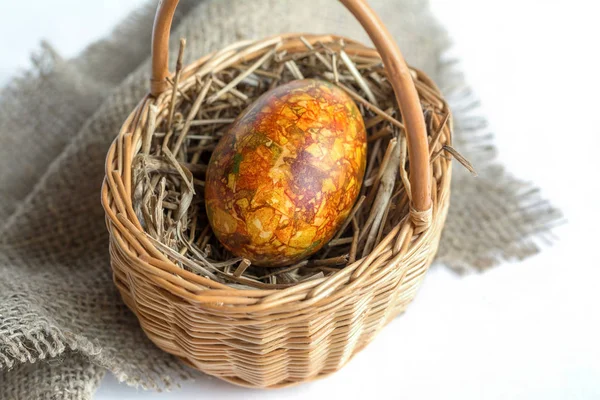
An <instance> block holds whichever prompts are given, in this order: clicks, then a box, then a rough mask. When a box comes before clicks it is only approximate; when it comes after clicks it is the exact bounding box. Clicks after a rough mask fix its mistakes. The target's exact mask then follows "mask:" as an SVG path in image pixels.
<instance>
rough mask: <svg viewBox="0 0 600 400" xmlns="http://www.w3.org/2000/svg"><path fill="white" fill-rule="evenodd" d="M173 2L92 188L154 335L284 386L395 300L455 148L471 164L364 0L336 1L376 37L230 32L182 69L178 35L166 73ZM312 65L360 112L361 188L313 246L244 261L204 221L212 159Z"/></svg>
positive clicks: (440, 104) (428, 233) (436, 98)
mask: <svg viewBox="0 0 600 400" xmlns="http://www.w3.org/2000/svg"><path fill="white" fill-rule="evenodd" d="M176 3H177V1H174V0H168V1H163V4H162V5H161V8H160V9H159V12H158V13H157V20H156V22H155V32H154V35H155V36H154V44H153V46H154V47H153V50H154V53H153V81H152V91H151V94H150V95H148V96H147V97H146V98H145V99H143V101H142V102H141V103H140V105H139V106H138V107H137V109H136V110H134V111H133V112H132V113H131V115H130V116H129V118H128V119H127V120H126V121H125V123H124V125H123V127H122V129H121V132H120V133H119V136H118V137H117V139H116V140H115V142H114V143H113V145H112V146H111V148H110V150H109V153H108V156H107V162H106V179H105V184H104V186H103V190H102V201H103V205H104V208H105V210H106V216H107V224H108V229H109V232H110V238H111V240H110V253H111V260H112V267H113V271H114V279H115V283H116V284H117V286H118V288H119V290H120V292H121V294H122V296H123V299H124V300H125V302H126V303H127V305H128V306H129V307H130V308H131V309H132V310H133V311H134V312H135V313H136V315H137V317H138V318H139V320H140V323H141V326H142V328H143V329H144V331H145V332H146V334H147V335H148V337H149V338H150V339H151V340H152V341H153V342H154V343H155V344H156V345H157V346H159V347H160V348H162V349H163V350H165V351H167V352H169V353H172V354H175V355H177V356H179V357H180V358H182V359H183V360H184V361H185V362H187V363H188V364H189V365H191V366H193V367H195V368H198V369H200V370H202V371H204V372H206V373H208V374H211V375H214V376H217V377H220V378H222V379H225V380H228V381H231V382H234V383H236V384H240V385H246V386H253V387H280V386H286V385H290V384H294V383H298V382H301V381H306V380H310V379H314V378H317V377H319V376H322V375H326V374H329V373H331V372H334V371H336V370H337V369H339V368H340V367H342V366H343V365H344V364H345V363H346V361H348V360H349V359H350V358H351V357H352V355H353V354H355V353H356V352H357V351H359V350H360V349H362V348H363V347H364V346H365V345H366V344H367V343H368V342H369V341H370V340H371V339H372V338H373V337H374V335H375V334H376V333H377V332H378V330H379V329H380V328H381V327H382V326H383V325H385V324H386V322H387V321H389V320H390V319H391V318H393V317H394V316H395V315H397V314H398V313H400V312H402V311H403V310H404V309H405V307H406V306H407V304H408V303H409V302H410V301H411V300H412V299H413V297H414V295H415V292H416V289H417V287H418V285H419V283H420V281H421V279H422V277H423V274H424V273H425V272H426V270H427V268H428V266H429V264H430V263H431V260H432V259H433V257H434V255H435V252H436V250H437V246H438V241H439V237H440V233H441V229H442V226H443V223H444V220H445V217H446V212H447V208H448V199H449V188H450V168H451V162H450V157H451V156H455V157H457V159H459V161H461V162H462V163H464V164H465V165H467V166H468V163H467V162H466V161H464V160H462V159H461V158H460V155H458V154H457V153H456V151H455V150H453V149H452V147H451V116H450V112H449V110H448V107H447V105H446V103H445V102H444V100H443V99H442V97H441V95H440V93H439V91H438V89H437V88H436V87H435V85H434V84H433V83H432V82H431V81H430V80H429V79H428V78H427V77H426V76H425V75H424V74H423V73H422V72H420V71H417V70H414V69H408V68H406V69H405V70H402V67H403V65H404V64H403V60H401V59H400V61H398V59H399V57H398V56H399V52H397V48H396V47H395V45H393V44H392V43H391V42H390V41H389V37H387V36H386V34H387V32H386V31H385V29H384V28H383V27H382V26H381V25H380V22H379V21H378V19H373V18H376V17H374V14H372V11H371V10H370V9H369V8H368V7H367V6H366V5H365V3H364V2H363V1H361V0H345V1H344V4H345V5H346V6H347V7H348V8H349V9H350V10H351V11H352V12H353V13H354V14H355V15H356V16H357V18H358V19H359V21H360V22H361V23H362V24H363V26H365V28H366V30H367V32H368V33H369V34H370V35H371V38H372V39H373V41H374V42H375V44H376V46H377V47H378V49H379V52H378V51H375V50H373V49H369V48H367V47H365V46H363V45H361V44H360V43H357V42H354V41H352V40H350V39H345V38H340V37H337V36H333V35H326V36H313V35H298V34H288V35H280V36H276V37H272V38H268V39H264V40H258V41H246V42H240V43H236V44H233V45H230V46H228V47H226V48H224V49H222V50H221V51H219V52H217V53H214V54H210V55H208V56H206V57H204V58H202V59H200V60H198V61H196V62H194V63H193V64H191V65H189V66H187V67H185V68H183V67H182V63H181V59H182V55H183V51H184V47H185V42H184V41H183V40H182V41H181V42H180V51H179V57H178V62H177V68H176V72H175V74H174V75H168V74H167V73H166V68H165V66H166V60H167V59H166V57H167V47H166V43H168V35H169V28H170V19H171V16H172V12H173V10H174V8H175V6H176ZM378 35H379V36H378ZM394 52H397V54H396V53H394ZM386 57H387V58H386ZM382 59H383V60H384V61H385V62H386V66H387V67H388V68H387V69H386V68H384V65H383V62H382ZM396 64H397V65H396ZM390 65H394V66H395V67H398V66H399V67H400V68H399V69H396V70H394V68H392V70H390V67H389V66H390ZM404 66H405V65H404ZM398 73H399V74H400V75H398ZM309 77H310V78H318V79H323V80H327V81H330V82H332V83H334V84H336V85H338V86H339V87H341V88H342V89H344V90H345V91H346V92H347V93H348V94H349V95H350V96H351V97H352V98H353V99H354V100H355V101H356V103H357V105H358V107H359V108H360V110H361V112H362V114H363V117H364V120H365V124H366V127H367V131H368V143H369V156H368V163H367V172H366V175H365V182H364V184H363V188H362V192H361V196H360V198H359V200H358V201H357V202H356V204H355V206H354V208H353V210H352V212H351V213H350V215H349V217H348V219H347V220H346V222H345V224H344V225H343V227H342V229H341V230H340V231H339V232H338V233H337V235H336V236H335V237H334V239H333V240H332V241H331V242H330V243H329V244H328V245H327V246H325V247H324V248H323V249H322V250H321V251H319V252H318V253H317V254H316V255H314V256H312V257H311V258H310V259H308V260H305V261H302V262H300V263H298V264H296V265H292V266H288V267H281V268H261V267H257V266H253V265H251V264H250V262H249V261H247V260H245V259H240V258H236V257H234V256H233V255H231V254H230V253H229V252H228V251H226V250H225V249H224V248H223V247H222V246H221V245H220V244H219V242H218V241H217V240H216V238H215V237H214V235H213V234H212V232H211V229H210V226H209V225H208V221H207V218H206V215H205V211H204V192H203V187H204V175H205V172H206V166H207V162H208V160H209V158H210V155H211V152H212V150H213V149H214V148H215V145H216V143H217V141H218V140H219V139H220V137H221V136H222V135H224V134H226V133H227V127H228V125H229V124H230V123H231V122H232V121H233V120H234V119H235V118H236V116H237V115H238V114H239V113H240V112H241V111H242V110H243V109H244V108H245V107H246V106H248V105H249V104H250V103H251V102H252V101H253V100H254V99H256V98H257V97H258V96H260V95H261V94H262V93H264V92H265V91H267V90H269V89H270V88H273V87H275V86H277V85H279V84H282V83H285V82H288V81H290V80H293V79H303V78H309ZM407 82H410V85H409V86H412V89H411V87H409V86H407ZM411 90H413V91H414V98H411V97H410V93H411ZM399 91H402V92H401V93H399ZM417 96H418V97H417ZM398 101H399V102H398ZM415 110H417V114H418V115H416V113H415ZM402 116H404V118H403V117H402ZM420 128H421V129H422V131H420ZM423 144H424V146H423ZM419 146H421V149H419Z"/></svg>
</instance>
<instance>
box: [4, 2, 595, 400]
mask: <svg viewBox="0 0 600 400" xmlns="http://www.w3.org/2000/svg"><path fill="white" fill-rule="evenodd" d="M431 1H432V3H433V8H434V10H435V11H436V13H438V15H439V17H440V18H441V19H442V20H443V21H444V22H445V23H446V24H447V26H448V28H449V30H450V32H451V34H452V35H453V37H454V38H455V39H456V42H457V52H458V54H459V55H460V56H461V57H462V58H463V60H464V68H465V69H466V71H467V73H468V75H469V78H470V80H471V82H472V84H473V86H474V87H475V88H476V89H477V91H478V93H479V94H480V96H481V98H482V100H483V103H484V105H485V109H486V111H487V114H488V116H489V118H490V120H491V123H492V129H493V131H494V132H496V133H497V144H498V146H499V148H500V155H501V159H502V160H503V161H504V162H505V163H506V165H507V166H508V167H509V168H510V169H511V170H512V171H514V172H515V173H517V174H518V175H519V176H521V177H523V178H525V179H531V180H534V181H535V182H536V183H537V184H539V185H540V186H541V187H542V189H543V193H544V195H545V196H547V197H549V198H551V199H552V200H553V201H554V203H555V204H556V205H558V206H559V207H561V208H562V210H563V211H564V212H565V214H566V218H567V219H568V221H569V222H568V224H567V225H565V226H563V227H561V228H560V229H558V230H557V234H558V236H559V237H560V241H559V242H558V243H557V244H556V245H555V246H554V247H553V248H550V249H548V250H546V251H544V252H543V253H542V254H540V255H538V256H536V257H533V258H531V259H528V260H526V261H525V262H522V263H515V264H510V265H505V266H502V267H500V268H497V269H494V270H491V271H489V272H486V273H484V274H481V275H474V276H469V277H466V278H462V279H459V278H457V277H456V276H454V275H453V274H451V273H449V272H447V271H446V270H444V269H442V268H433V269H432V270H431V271H430V273H429V275H428V277H427V279H426V281H425V284H424V286H423V288H422V290H421V291H420V293H419V296H418V297H417V299H416V301H415V302H414V303H413V304H412V305H411V307H409V309H408V312H407V313H406V314H405V315H404V316H402V317H400V318H398V319H396V320H395V321H393V322H392V323H391V324H390V325H389V326H388V327H387V328H386V329H384V330H383V332H382V333H381V334H380V335H379V336H378V338H377V339H376V340H375V341H374V342H373V343H372V344H371V345H370V346H369V347H368V348H367V349H366V350H364V351H363V352H362V353H360V354H359V355H358V356H356V357H355V359H354V360H353V361H351V362H350V363H349V364H348V365H347V366H346V367H345V368H344V369H342V370H341V371H340V372H338V373H336V374H335V375H333V376H332V377H329V378H326V379H324V380H321V381H318V382H315V383H311V384H305V385H301V386H298V387H295V388H290V389H285V390H279V391H256V390H246V389H241V388H237V387H233V386H231V385H228V384H225V383H222V382H220V381H218V380H216V379H210V378H207V377H203V376H200V377H199V379H198V381H197V382H192V383H185V384H184V385H183V388H181V389H178V390H175V391H173V392H171V393H160V394H156V393H148V392H142V391H137V390H135V389H132V388H129V387H127V386H124V385H121V384H119V383H117V382H116V380H115V379H114V378H113V377H111V376H108V377H106V378H105V380H104V381H103V382H102V385H101V387H100V389H99V391H98V393H97V396H96V398H97V399H98V400H108V399H141V398H156V399H173V400H175V399H250V398H261V399H282V398H288V399H299V398H309V397H310V398H312V399H329V398H336V397H337V398H348V399H351V398H366V397H367V396H369V397H370V396H373V395H375V397H376V398H382V399H400V398H403V399H441V398H444V399H483V398H485V399H544V400H549V399H597V398H600V344H599V338H600V313H599V312H598V310H597V308H598V306H599V305H600V291H599V290H598V289H597V282H598V281H599V280H600V257H599V256H598V254H597V251H598V247H599V246H598V244H597V241H598V239H600V234H599V227H600V213H599V208H598V207H599V200H598V196H597V195H598V188H597V185H598V174H597V173H596V172H595V171H596V170H597V169H598V168H599V167H600V163H599V162H598V161H596V159H597V158H598V157H597V156H596V155H597V153H598V149H599V148H600V139H599V134H600V128H599V127H600V112H598V110H597V107H598V99H597V94H598V93H599V89H600V84H599V82H600V79H598V74H599V73H600V62H599V59H598V56H597V51H598V45H597V43H596V40H597V38H598V37H600V24H598V22H597V17H598V15H599V11H600V6H599V5H598V3H597V2H595V1H591V0H570V1H562V0H554V1H553V0H504V1H491V0H431ZM140 3H143V0H128V1H123V0H110V1H107V0H104V1H102V2H98V1H96V2H81V1H77V0H54V1H53V2H47V1H45V0H30V1H28V2H15V1H11V2H9V1H7V0H2V1H1V2H0V15H3V16H8V17H9V18H4V21H3V24H2V25H0V49H1V51H0V82H2V81H3V80H5V79H6V77H7V76H8V75H9V74H12V73H13V72H14V71H15V70H16V68H18V67H22V66H25V65H26V59H27V54H28V53H29V51H31V50H33V49H35V48H36V43H37V42H38V41H39V40H40V39H41V38H49V39H50V42H51V43H52V44H54V45H55V46H57V47H58V49H59V50H60V51H61V52H62V54H63V55H65V56H71V55H73V54H75V53H76V52H77V51H78V50H79V49H81V48H82V46H83V45H84V44H85V43H87V42H89V41H90V40H91V39H94V38H97V37H100V36H102V35H103V34H105V33H106V32H107V31H108V29H109V27H110V26H112V25H113V24H114V23H115V22H116V21H118V20H119V19H120V18H121V17H122V16H123V15H125V14H126V12H127V11H128V10H129V9H131V8H133V7H135V6H136V5H137V4H140ZM50 4H51V5H50ZM63 9H71V10H73V11H71V12H69V13H66V14H63V13H62V11H61V10H63ZM399 23H401V21H399ZM25 26H27V31H28V34H27V35H25V32H23V33H21V30H20V28H21V27H25ZM15 32H19V35H15Z"/></svg>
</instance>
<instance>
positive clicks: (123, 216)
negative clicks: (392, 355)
mask: <svg viewBox="0 0 600 400" xmlns="http://www.w3.org/2000/svg"><path fill="white" fill-rule="evenodd" d="M301 37H302V38H304V39H306V40H308V41H309V42H311V43H315V42H317V41H320V42H324V43H331V44H333V43H334V42H338V41H339V40H343V41H344V43H345V44H346V46H348V47H345V50H346V49H347V50H346V51H347V52H348V53H352V54H364V55H369V56H371V57H375V56H376V57H378V58H380V57H379V55H378V53H377V50H375V49H372V48H370V47H368V46H365V45H363V44H361V43H360V42H358V41H355V40H352V39H349V38H346V37H343V36H338V35H312V34H304V33H286V34H283V35H274V36H271V37H269V38H265V39H260V40H253V41H240V42H236V43H234V44H231V45H229V46H227V47H225V48H223V49H221V50H219V51H215V52H212V53H210V54H207V55H205V56H204V57H202V58H200V59H198V60H196V61H194V62H192V63H191V64H189V65H187V66H185V67H184V68H183V70H182V76H181V79H182V82H185V81H186V80H189V79H191V78H192V77H193V76H194V75H196V74H197V73H198V71H199V70H201V69H202V68H203V67H206V66H207V65H211V63H215V60H217V61H219V60H220V57H223V56H224V55H227V54H228V53H230V52H232V51H236V49H239V48H242V49H243V51H242V52H241V56H240V57H238V58H237V61H241V60H244V61H248V60H251V59H254V58H256V57H258V56H259V55H260V54H262V53H264V52H265V51H266V50H265V49H267V48H268V46H269V45H270V44H272V43H274V42H277V41H281V42H282V44H283V46H287V47H284V48H286V49H287V50H288V51H289V52H293V51H295V49H296V48H300V47H301V46H304V45H303V44H302V42H301V41H300V38H301ZM304 50H306V48H304ZM296 51H297V50H296ZM230 64H233V63H230ZM411 71H412V72H413V74H414V76H413V77H414V78H415V79H418V80H421V81H423V82H424V84H425V86H426V87H428V88H429V90H430V91H431V92H432V93H433V94H435V95H436V96H438V100H439V101H441V102H442V107H443V108H444V109H447V105H446V104H445V102H444V101H443V99H441V95H440V94H439V89H438V88H437V87H436V86H435V84H433V82H432V81H431V80H430V79H429V78H428V77H427V76H426V75H425V74H424V73H423V72H421V71H419V70H417V69H415V68H412V67H411ZM167 96H168V93H162V94H161V95H159V96H158V97H157V98H156V99H154V98H152V97H151V96H150V95H147V96H146V97H145V98H144V99H143V100H142V101H141V102H140V103H139V105H138V106H137V107H136V109H135V110H134V111H133V112H131V113H130V115H129V116H128V118H127V119H126V121H125V122H124V124H123V127H122V129H121V131H120V133H119V135H118V137H117V138H116V139H115V140H114V141H113V143H112V145H111V146H110V149H109V151H108V154H107V159H106V171H105V172H106V177H105V179H104V182H103V186H102V204H103V206H104V209H105V211H106V215H107V225H108V227H109V230H110V232H111V237H113V238H114V239H115V240H116V243H118V247H119V248H120V251H121V252H125V253H129V254H128V256H129V257H133V258H134V259H136V260H137V262H138V263H140V264H142V265H143V268H145V269H142V270H138V271H137V273H142V274H150V275H152V276H153V278H154V279H153V280H154V281H155V282H156V283H157V284H158V285H159V286H161V287H162V288H164V289H166V290H168V291H169V292H170V293H172V294H173V295H176V296H179V297H183V298H186V299H188V300H190V301H192V302H196V303H203V306H204V307H209V308H212V309H215V310H220V311H222V312H228V311H229V312H234V313H239V312H248V313H261V312H265V311H267V310H272V309H274V308H277V310H278V312H280V313H283V314H285V313H293V314H294V313H297V312H298V311H299V310H301V309H304V308H306V307H310V306H318V305H323V304H325V303H331V302H334V301H336V300H339V299H342V298H343V297H344V295H345V294H347V293H348V292H350V291H352V290H355V289H356V288H357V287H360V286H365V285H370V284H377V279H374V278H381V277H384V276H385V275H386V272H387V271H389V270H391V269H394V268H397V267H398V265H399V264H401V263H402V262H403V261H405V260H406V259H407V258H410V257H412V256H414V255H415V252H417V251H418V250H419V242H422V241H428V240H432V238H431V236H432V235H434V234H435V232H434V231H435V230H434V229H430V228H429V227H427V226H426V227H424V228H423V229H422V232H420V233H419V234H418V237H417V239H415V240H414V241H412V242H411V241H410V238H408V239H406V238H405V240H407V241H409V242H410V243H408V245H406V243H404V244H402V247H405V248H406V251H405V252H403V253H402V254H399V253H396V254H394V256H393V257H391V258H386V259H384V260H383V261H380V262H379V264H378V263H377V262H373V261H376V260H377V258H378V257H380V256H381V251H382V249H384V248H385V247H386V246H388V245H389V243H390V242H391V241H392V240H393V239H395V238H397V236H398V234H399V233H401V232H404V234H405V236H406V237H408V236H407V235H406V230H407V229H406V226H409V225H414V223H415V221H414V220H413V219H412V218H411V217H409V216H407V217H406V218H405V219H404V220H403V221H404V222H403V223H401V224H399V225H398V226H396V227H395V228H393V229H392V231H391V232H390V233H388V234H387V235H386V236H385V237H384V238H383V239H382V241H381V242H380V243H378V244H377V246H376V247H375V248H374V249H373V250H372V252H371V254H369V256H366V257H362V258H360V259H357V260H356V261H355V262H354V263H353V264H351V265H348V266H346V267H344V268H342V269H340V270H339V271H338V272H335V273H332V274H331V275H328V276H325V277H324V278H318V279H314V280H309V281H306V282H302V283H297V284H295V285H293V286H290V287H286V288H267V289H260V288H256V289H252V290H246V289H239V288H235V287H230V286H228V285H226V284H221V283H219V282H215V281H213V280H210V279H209V278H205V277H201V276H199V275H196V274H195V273H193V272H189V271H185V270H183V269H181V268H180V267H178V266H176V265H175V264H174V263H172V262H170V261H168V260H166V258H165V257H161V252H160V250H159V249H158V248H157V247H156V246H155V245H154V244H152V243H150V242H149V241H148V239H147V238H145V237H144V235H145V233H144V231H143V229H141V225H140V223H139V221H138V220H137V217H136V216H135V214H134V213H133V212H132V209H131V196H130V194H131V193H130V190H131V189H129V192H128V191H127V185H125V181H127V175H128V174H129V175H130V174H131V171H129V172H128V171H126V170H122V171H120V170H119V166H118V165H117V164H118V161H117V160H116V159H115V157H117V158H119V155H120V154H122V153H127V150H132V149H133V148H132V140H133V139H134V136H135V132H136V131H137V130H138V128H137V124H141V123H142V121H143V120H144V113H145V112H146V111H145V110H146V109H147V107H148V106H149V104H151V103H152V104H163V103H165V101H166V100H165V99H166V97H167ZM441 129H442V130H444V132H445V134H446V135H447V136H448V138H449V137H450V136H451V122H449V123H447V124H445V125H444V126H443V127H442V128H441ZM131 158H132V155H131V154H123V158H122V160H126V161H125V164H126V165H127V160H128V161H129V164H128V165H131ZM122 160H119V161H122ZM115 166H116V167H117V168H116V169H115ZM115 171H117V172H115ZM119 173H120V174H122V175H123V177H124V178H123V179H121V178H117V175H118V174H119ZM450 173H451V163H450V162H448V163H446V164H445V169H444V171H443V176H442V178H441V182H442V185H443V186H444V187H443V188H438V189H441V192H442V193H444V194H445V196H442V198H437V199H435V200H436V201H435V202H434V205H433V210H432V219H431V220H430V221H429V222H430V223H431V224H443V221H444V219H445V211H446V210H445V206H444V203H447V201H448V199H447V196H448V194H449V185H450ZM120 179H121V181H119V180H120ZM129 179H130V177H129ZM128 194H129V196H128ZM115 195H116V196H121V197H120V198H119V199H116V198H115ZM123 200H125V204H122V205H120V206H121V207H123V209H126V212H125V213H123V212H120V213H118V214H117V213H116V212H115V211H117V212H118V211H119V205H118V204H116V202H119V201H121V202H123ZM440 205H442V207H441V209H440V207H439V206H440ZM401 225H402V226H401ZM127 242H129V243H130V244H131V243H132V242H135V243H136V244H137V246H134V247H137V248H133V251H132V250H131V249H129V247H131V246H128V245H127ZM138 253H142V254H141V255H140V254H138ZM144 253H145V254H144ZM169 263H170V264H171V265H169ZM404 264H407V263H404ZM404 268H405V271H404V272H403V273H404V274H406V273H407V272H408V271H407V270H406V267H404ZM169 275H171V276H170V277H169ZM232 306H235V307H232Z"/></svg>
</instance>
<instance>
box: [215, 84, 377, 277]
mask: <svg viewBox="0 0 600 400" xmlns="http://www.w3.org/2000/svg"><path fill="white" fill-rule="evenodd" d="M366 154H367V144H366V133H365V126H364V122H363V119H362V116H361V114H360V111H359V110H358V108H357V107H356V104H355V103H354V102H353V101H352V99H351V98H350V97H349V96H348V95H347V94H346V93H345V92H344V91H342V90H341V89H340V88H338V87H336V86H334V85H332V84H330V83H327V82H323V81H319V80H314V79H305V80H297V81H292V82H289V83H287V84H284V85H281V86H278V87H276V88H275V89H272V90H270V91H268V92H266V93H265V94H263V95H262V96H261V97H259V98H258V99H257V100H256V101H255V102H254V103H253V104H252V105H250V106H249V107H248V108H247V109H246V110H244V111H243V112H242V114H240V115H239V117H238V118H237V119H236V120H235V122H234V123H233V124H232V125H231V127H230V129H229V131H228V133H226V134H225V135H224V136H223V138H222V139H221V141H220V142H219V143H218V145H217V147H216V149H215V151H214V152H213V154H212V157H211V160H210V163H209V165H208V171H207V174H206V186H205V195H206V210H207V214H208V218H209V221H210V224H211V227H212V229H213V232H214V233H215V235H216V236H217V238H218V239H219V240H220V241H221V243H222V244H223V245H224V246H225V247H226V248H227V249H229V250H230V251H231V252H232V253H234V254H236V255H238V256H241V257H245V258H247V259H249V260H250V261H252V263H253V264H256V265H261V266H270V267H275V266H282V265H288V264H291V263H294V262H297V261H299V260H302V259H303V258H305V257H308V256H309V255H311V254H313V253H314V252H316V251H317V250H319V249H320V248H321V247H322V246H323V245H325V244H326V243H327V242H328V241H329V240H330V239H331V238H332V236H333V235H334V234H335V233H336V231H337V230H338V229H339V228H340V226H341V224H342V223H343V222H344V220H345V218H346V217H347V216H348V214H349V212H350V210H351V209H352V206H353V205H354V202H355V201H356V198H357V196H358V193H359V191H360V187H361V184H362V180H363V176H364V173H365V165H366Z"/></svg>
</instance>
